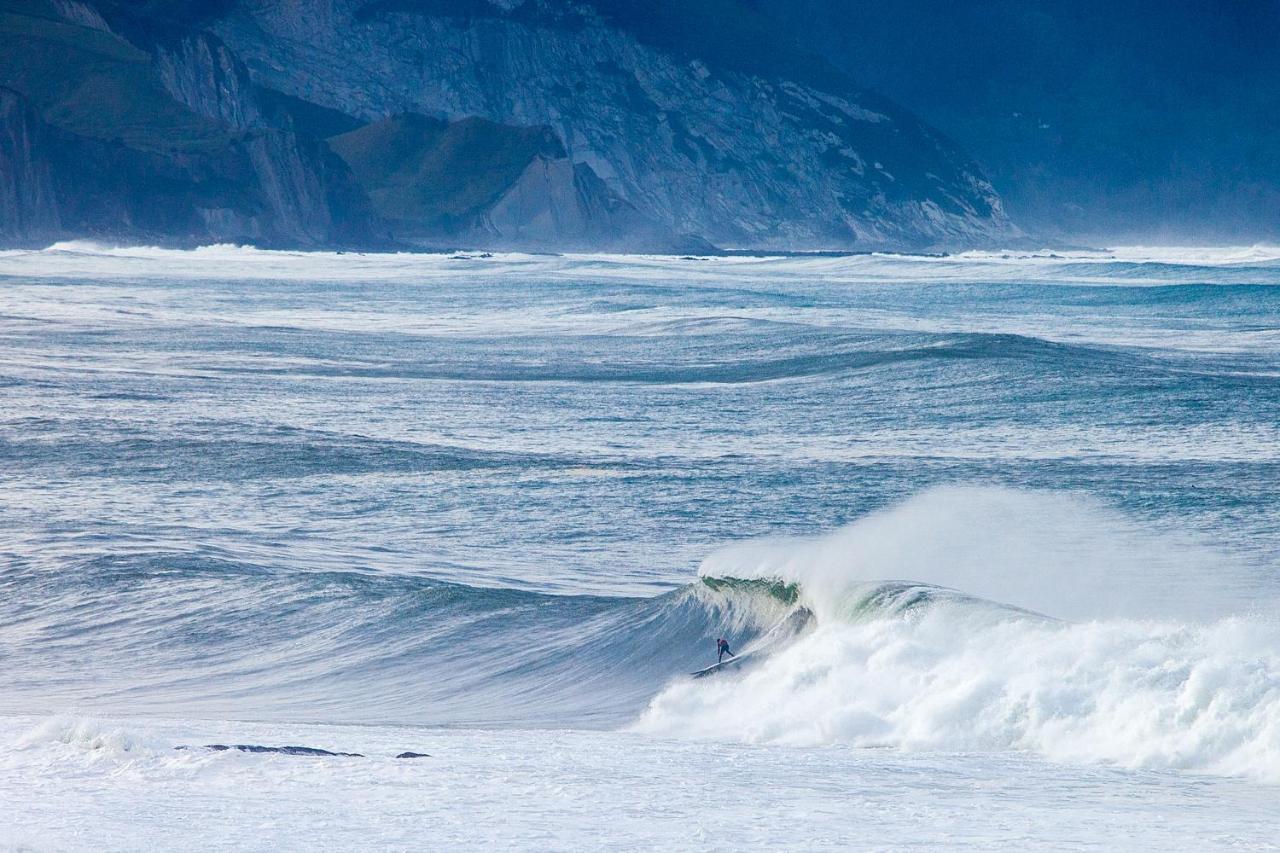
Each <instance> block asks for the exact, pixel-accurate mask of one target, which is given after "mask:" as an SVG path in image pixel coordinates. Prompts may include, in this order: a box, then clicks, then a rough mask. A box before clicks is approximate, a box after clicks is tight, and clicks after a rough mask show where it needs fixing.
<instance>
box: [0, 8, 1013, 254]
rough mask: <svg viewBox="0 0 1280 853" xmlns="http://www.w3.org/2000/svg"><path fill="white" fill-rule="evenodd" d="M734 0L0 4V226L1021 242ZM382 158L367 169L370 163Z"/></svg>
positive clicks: (163, 232) (849, 91)
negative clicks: (9, 178) (1, 177)
mask: <svg viewBox="0 0 1280 853" xmlns="http://www.w3.org/2000/svg"><path fill="white" fill-rule="evenodd" d="M754 6H755V4H754V3H752V2H750V0H699V2H688V1H687V0H645V2H641V0H492V2H491V0H372V2H370V0H308V2H306V3H296V2H286V0H217V2H194V1H193V0H139V2H123V0H84V2H82V0H0V87H6V88H7V89H8V90H9V92H10V94H8V95H7V96H6V98H7V99H5V98H0V165H4V166H5V167H6V173H8V171H9V170H10V169H11V170H12V173H13V174H14V175H15V176H20V180H18V179H15V180H14V181H13V182H8V183H6V184H5V186H3V187H0V217H3V219H2V220H0V239H2V240H5V241H9V242H15V241H20V240H38V239H43V238H45V237H47V236H74V237H81V236H97V237H105V238H109V239H115V240H121V241H139V240H143V241H148V242H165V243H201V242H211V241H247V242H252V243H256V244H259V245H272V246H298V247H323V246H387V245H404V244H406V243H408V244H413V245H426V246H464V245H465V246H475V247H488V248H521V249H540V250H547V249H552V250H554V249H574V250H590V249H602V250H635V251H694V250H705V249H708V248H709V247H710V246H709V244H710V243H715V244H718V245H721V246H724V247H728V248H753V249H816V248H821V249H833V248H834V249H920V248H935V247H955V246H970V245H990V244H994V243H1001V242H1008V241H1009V240H1010V239H1014V238H1016V237H1017V236H1018V235H1019V232H1018V231H1017V229H1016V228H1014V227H1013V226H1012V225H1011V224H1010V222H1009V220H1008V218H1007V217H1006V216H1005V214H1004V211H1003V209H1002V206H1001V203H1000V200H999V198H998V197H997V196H996V194H995V193H994V192H993V191H992V189H991V187H990V185H989V184H988V183H987V181H986V179H985V178H983V177H982V175H981V174H980V173H979V172H978V170H977V169H976V168H975V167H974V166H973V165H972V163H971V162H970V161H969V160H968V159H967V157H966V156H965V155H964V154H963V153H962V152H961V151H959V150H958V149H957V148H956V147H955V146H954V145H952V144H951V143H950V142H948V141H947V140H946V139H944V138H942V137H940V136H939V135H937V134H936V133H934V132H933V131H932V130H930V129H929V128H928V127H926V126H925V125H923V124H921V123H920V122H919V121H918V120H916V119H915V118H914V117H912V116H911V115H910V114H908V113H906V112H904V111H902V110H900V109H898V108H897V107H895V106H894V105H893V104H891V103H889V102H887V101H885V100H883V99H882V98H879V97H877V96H874V95H872V94H869V93H867V92H865V91H862V90H859V89H858V88H857V87H856V86H855V85H854V84H853V83H851V82H850V81H849V80H848V79H847V78H845V77H843V76H842V75H841V74H840V73H838V72H836V71H834V70H832V69H831V68H830V67H829V66H827V65H825V64H824V63H823V62H822V61H819V60H816V59H814V58H813V57H812V56H810V55H808V54H805V53H804V52H802V51H800V50H798V49H797V48H795V47H794V46H792V45H791V44H790V43H789V42H786V41H785V40H780V39H779V38H778V37H777V36H776V35H775V34H774V33H773V30H772V29H771V24H770V23H769V21H767V20H766V19H762V18H760V17H759V16H758V15H757V14H756V13H755V12H754V11H752V10H753V9H754ZM388 164H390V165H388Z"/></svg>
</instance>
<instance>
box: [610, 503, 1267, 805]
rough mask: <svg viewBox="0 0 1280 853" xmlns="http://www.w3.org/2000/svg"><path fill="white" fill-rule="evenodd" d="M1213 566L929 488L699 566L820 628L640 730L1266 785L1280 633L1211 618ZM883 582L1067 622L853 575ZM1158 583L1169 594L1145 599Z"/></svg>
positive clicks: (1182, 545)
mask: <svg viewBox="0 0 1280 853" xmlns="http://www.w3.org/2000/svg"><path fill="white" fill-rule="evenodd" d="M926 519H927V520H928V521H927V523H926V521H925V520H926ZM1222 564H1223V558H1221V557H1220V556H1219V555H1215V554H1214V553H1213V552H1212V551H1211V550H1210V549H1206V548H1204V547H1202V546H1197V545H1196V544H1195V543H1191V542H1188V541H1181V542H1168V541H1165V542H1162V541H1161V540H1160V539H1159V538H1157V537H1156V536H1155V535H1154V534H1152V533H1151V532H1149V531H1144V530H1142V529H1141V528H1140V527H1138V526H1136V525H1133V524H1131V523H1127V522H1125V521H1124V520H1122V519H1117V518H1115V517H1114V516H1112V515H1110V514H1108V513H1107V512H1106V511H1105V510H1104V508H1102V507H1100V506H1098V505H1096V504H1093V503H1091V502H1088V501H1084V500H1082V499H1077V498H1072V497H1064V496H1060V495H1034V494H1031V495H1029V494H1026V493H1020V492H1012V491H1008V490H994V489H940V490H935V491H933V492H929V493H925V494H923V495H921V496H918V497H917V498H915V499H913V500H911V501H908V502H907V503H905V504H903V505H900V506H898V507H895V508H893V509H891V510H888V511H886V512H883V513H879V514H876V515H873V516H870V517H867V518H865V519H863V520H862V521H860V522H858V523H855V524H854V525H852V526H851V527H849V528H847V529H845V530H843V531H839V532H837V533H836V534H833V535H831V536H827V537H821V538H817V539H812V540H789V541H782V542H779V541H774V542H768V543H754V544H747V545H743V546H738V547H736V548H733V549H728V550H727V551H725V552H722V553H720V554H717V555H715V556H714V557H712V558H711V559H709V560H708V561H707V562H706V564H704V567H703V570H704V571H706V572H713V573H714V572H719V571H725V570H727V569H729V570H734V571H736V572H737V573H739V574H743V575H751V574H761V575H767V576H772V577H777V578H780V579H784V580H786V581H787V582H790V583H797V584H798V589H799V591H800V592H799V596H798V599H799V602H800V603H801V604H802V605H803V606H805V607H808V608H810V609H811V610H813V612H814V613H815V614H817V624H816V627H815V628H814V630H812V631H810V632H808V633H807V634H805V635H804V636H802V637H799V638H797V639H796V640H795V642H793V643H791V644H789V645H787V646H786V647H785V648H780V649H778V650H777V651H776V653H774V654H771V655H769V656H768V657H767V658H765V659H763V660H761V661H760V662H759V664H758V665H757V666H754V667H751V668H747V669H743V670H741V671H737V672H734V673H732V674H726V676H725V677H724V678H719V679H715V680H706V681H699V682H696V683H689V682H679V683H675V684H672V685H670V686H668V687H667V688H666V689H665V690H664V691H663V692H662V693H661V694H660V695H658V696H657V697H656V698H655V699H654V700H653V701H652V702H651V704H650V705H649V707H648V708H647V709H646V711H645V712H644V713H643V715H642V716H641V718H640V719H639V721H638V722H637V723H636V724H635V727H636V728H637V729H638V730H641V731H645V732H649V733H654V734H662V735H671V736H692V737H710V738H727V739H734V740H743V741H747V742H753V743H779V744H788V745H817V744H830V743H842V744H848V745H852V746H857V747H894V748H901V749H911V750H917V749H918V750H944V751H989V750H1025V751H1032V752H1035V753H1038V754H1041V755H1043V756H1046V757H1048V758H1050V759H1053V760H1060V761H1072V762H1101V763H1109V764H1116V765H1121V766H1125V767H1138V768H1162V769H1181V770H1189V771H1195V772H1206V773H1218V774H1229V775H1245V776H1250V777H1253V778H1258V779H1263V780H1266V781H1272V782H1277V781H1280V625H1277V623H1276V621H1275V620H1274V619H1273V618H1268V617H1266V616H1263V615H1261V614H1254V615H1252V616H1238V615H1223V614H1222V613H1221V612H1219V615H1217V616H1209V615H1208V613H1210V612H1212V609H1213V607H1214V605H1213V603H1212V599H1213V598H1214V595H1213V589H1214V587H1215V585H1216V583H1215V578H1214V575H1213V573H1212V572H1209V571H1207V570H1208V569H1210V568H1212V567H1215V566H1221V565H1222ZM893 568H896V569H898V570H903V571H909V572H918V573H920V574H921V575H922V576H928V575H932V576H934V577H938V578H948V579H952V580H955V581H962V582H965V583H966V584H967V586H966V587H965V588H966V589H984V590H987V591H988V594H996V595H998V598H999V599H1001V600H1005V601H1016V602H1021V603H1024V604H1034V605H1039V606H1041V607H1054V606H1055V604H1056V605H1057V606H1056V607H1055V610H1056V612H1057V613H1062V612H1063V611H1067V612H1072V611H1074V613H1073V615H1074V616H1076V617H1077V618H1076V619H1075V620H1073V621H1062V620H1059V619H1056V618H1050V617H1048V616H1045V615H1041V613H1039V612H1036V611H1035V610H1032V609H1024V608H1018V607H1013V606H1007V605H1003V604H996V603H995V601H994V600H993V599H991V598H986V597H979V596H974V595H970V594H967V593H961V592H958V591H956V590H954V589H950V588H947V587H938V586H931V585H926V584H919V583H905V582H904V583H885V582H881V581H870V580H867V579H866V578H868V577H874V576H876V575H879V574H881V573H882V572H884V571H886V570H887V569H888V570H892V569H893ZM1162 585H1173V586H1175V587H1177V588H1178V589H1179V592H1178V593H1177V594H1175V595H1168V594H1166V595H1163V596H1162V595H1159V594H1158V593H1160V592H1162V590H1160V589H1159V587H1161V586H1162ZM1000 591H1003V593H1002V594H1001V593H1000ZM1068 592H1070V593H1071V594H1068ZM1163 592H1165V593H1168V592H1169V590H1163ZM1188 593H1190V594H1191V598H1190V599H1184V598H1182V596H1184V595H1187V594H1188ZM1186 600H1198V601H1199V602H1200V603H1201V605H1205V606H1206V607H1207V608H1208V609H1206V610H1205V611H1204V612H1203V613H1202V617H1203V618H1198V617H1192V616H1187V617H1182V618H1176V619H1175V618H1169V617H1168V616H1167V615H1166V616H1165V617H1163V618H1154V617H1142V616H1138V615H1136V614H1139V613H1142V612H1143V611H1144V610H1147V611H1149V610H1152V609H1156V610H1163V611H1164V612H1165V613H1166V614H1167V613H1168V612H1169V611H1168V609H1167V608H1168V606H1169V604H1170V602H1171V601H1186ZM1226 608H1227V605H1226V604H1225V603H1219V605H1218V609H1219V611H1221V610H1224V609H1226ZM1130 614H1134V615H1130Z"/></svg>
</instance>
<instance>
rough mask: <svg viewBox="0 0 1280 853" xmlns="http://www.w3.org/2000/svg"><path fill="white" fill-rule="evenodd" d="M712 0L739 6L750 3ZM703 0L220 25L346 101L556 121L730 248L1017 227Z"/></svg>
mask: <svg viewBox="0 0 1280 853" xmlns="http://www.w3.org/2000/svg"><path fill="white" fill-rule="evenodd" d="M711 5H713V6H719V7H723V11H724V14H725V16H726V18H725V20H726V21H732V20H734V16H736V15H748V14H749V7H748V6H746V5H739V4H734V3H724V2H722V3H719V4H711ZM698 6H699V4H697V3H684V4H682V3H673V2H670V0H668V2H665V3H664V2H656V3H652V4H635V3H623V2H612V3H603V2H602V3H597V4H595V5H591V4H582V3H574V2H569V0H524V2H518V0H508V2H505V3H502V4H497V3H490V2H486V0H432V2H425V0H424V1H423V2H413V0H399V2H386V0H384V1H383V2H372V3H371V2H367V0H315V2H309V3H306V4H296V3H284V2H279V0H241V1H240V2H236V3H235V4H233V6H232V7H231V9H230V10H229V11H228V12H227V13H226V14H225V15H224V16H222V17H220V18H218V19H217V20H215V21H213V22H212V23H211V26H212V27H213V29H214V30H215V31H216V32H217V33H218V34H219V35H220V36H221V37H222V39H223V40H224V41H225V42H226V43H227V44H228V45H230V46H231V47H232V49H233V50H235V51H236V53H237V55H238V56H240V57H241V58H242V59H243V60H244V61H245V62H246V64H247V65H248V67H249V69H250V71H251V73H252V74H253V76H254V78H255V79H256V80H258V81H260V82H262V83H264V84H266V85H268V86H271V87H273V88H276V89H279V90H281V91H284V92H287V93H290V94H292V95H295V96H298V97H300V98H304V99H306V100H309V101H313V102H315V103H318V104H322V105H324V106H326V107H330V108H333V109H335V110H338V111H341V112H343V113H347V114H350V115H354V116H360V117H363V118H365V119H369V120H372V119H376V118H380V117H382V116H385V115H388V114H399V113H424V114H428V115H435V116H441V117H444V118H461V117H464V116H481V117H484V118H486V119H488V120H490V121H494V122H499V123H509V124H521V125H547V126H549V127H551V128H553V129H554V130H555V132H556V134H557V135H558V136H559V137H560V139H561V140H563V143H564V146H565V149H566V152H567V156H568V157H569V158H570V159H571V160H572V161H573V162H574V163H576V164H580V165H584V166H587V167H589V168H590V169H591V170H592V171H593V172H594V173H595V175H597V176H598V177H599V178H600V179H601V180H603V181H604V182H605V183H606V184H607V185H608V187H609V188H610V189H611V191H612V192H613V193H614V194H615V195H616V196H617V197H618V198H619V199H620V200H622V201H624V202H626V203H627V204H630V205H631V206H633V207H634V208H635V209H636V210H637V211H638V213H639V214H641V215H643V216H645V217H647V218H649V219H651V220H653V221H655V222H659V223H662V224H663V225H664V226H666V227H668V228H669V229H671V230H672V231H675V232H680V233H693V234H699V235H701V236H703V237H705V238H707V239H709V240H711V241H712V242H715V243H718V244H721V245H725V246H730V247H752V248H778V249H804V248H885V247H896V248H908V247H915V248H919V247H924V246H935V245H956V244H974V243H990V242H999V241H1000V240H1006V239H1009V238H1010V237H1012V236H1014V235H1015V234H1016V229H1014V228H1013V227H1012V226H1011V225H1010V223H1009V221H1008V219H1007V217H1006V216H1005V214H1004V211H1003V209H1002V207H1001V204H1000V200H999V198H998V197H997V196H996V194H995V193H994V191H993V190H992V189H991V187H990V185H989V184H988V183H987V181H986V179H985V178H983V177H982V175H981V174H980V173H979V172H978V170H977V169H976V167H974V166H973V165H972V163H971V162H970V161H969V160H968V158H967V157H966V156H965V155H964V154H963V153H962V152H960V151H959V150H958V149H957V148H955V146H953V145H952V144H951V143H949V142H948V141H946V140H945V139H943V138H941V137H940V136H938V135H937V134H935V133H934V132H932V131H931V130H930V129H928V128H927V127H925V126H924V125H922V124H921V123H920V122H919V121H917V120H916V119H914V118H913V117H912V116H910V115H909V114H907V113H905V112H903V111H901V110H899V109H897V108H895V107H894V106H893V105H891V104H889V103H887V102H884V101H883V100H882V99H879V98H877V97H875V96H872V95H870V94H868V93H865V92H862V91H860V90H858V89H857V88H856V87H855V86H854V85H853V84H852V83H850V82H849V81H847V80H846V79H844V78H843V77H841V76H840V75H839V74H837V73H835V72H832V71H830V70H829V69H826V68H824V67H821V66H820V65H814V66H812V67H810V66H807V65H805V63H806V62H808V61H809V60H808V59H806V58H804V57H803V56H802V55H801V54H799V53H796V54H795V56H796V57H798V58H797V59H796V61H795V62H789V61H788V55H785V54H786V52H785V51H782V50H781V47H780V45H774V47H775V48H776V49H777V50H778V51H779V52H781V53H783V54H784V55H782V56H781V57H778V56H770V57H760V58H758V59H757V60H754V61H744V60H743V59H742V57H743V55H744V54H745V53H750V52H751V51H753V50H754V51H755V52H757V53H762V52H764V51H766V50H767V49H768V48H769V45H770V43H769V42H768V41H767V39H765V40H764V41H762V42H761V44H759V45H753V44H742V45H738V44H724V43H723V38H724V37H723V36H721V35H719V34H718V32H717V31H716V30H714V29H707V28H704V29H702V30H701V31H698V32H693V33H689V32H687V31H686V27H685V25H686V24H688V25H690V26H692V25H697V24H699V23H705V22H700V21H699V20H696V19H695V20H689V21H685V20H683V19H681V18H680V17H679V16H680V15H685V14H688V9H687V8H684V7H688V8H694V7H698ZM664 16H665V17H664ZM673 16H675V17H673ZM761 26H762V27H764V26H767V24H761ZM729 29H730V36H732V37H737V38H739V39H745V38H747V37H748V36H750V37H752V38H764V37H763V36H761V33H760V32H759V31H757V30H750V31H746V32H747V35H743V32H744V30H743V28H742V27H738V28H737V29H734V28H732V27H730V28H729ZM707 57H709V58H707ZM791 66H795V67H794V68H792V70H794V71H795V72H796V73H795V75H794V78H788V77H787V76H786V74H787V71H788V68H789V67H791ZM815 68H816V69H817V70H816V71H815Z"/></svg>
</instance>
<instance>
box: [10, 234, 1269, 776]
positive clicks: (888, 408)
mask: <svg viewBox="0 0 1280 853" xmlns="http://www.w3.org/2000/svg"><path fill="white" fill-rule="evenodd" d="M0 315H3V317H4V329H3V333H2V334H0V403H2V404H3V405H2V407H0V411H2V412H3V415H0V460H2V461H3V464H2V465H0V523H2V524H3V525H4V530H5V531H6V534H5V536H4V537H3V539H2V540H0V560H2V561H3V566H4V569H3V572H2V573H0V590H2V591H3V592H4V595H3V597H0V655H3V658H4V659H5V660H6V661H8V662H9V663H10V675H9V683H8V685H7V687H6V688H5V689H4V690H3V691H0V710H3V711H4V712H6V713H9V714H27V715H36V716H41V715H48V714H51V713H67V712H71V713H75V714H81V715H86V714H115V715H147V714H163V715H165V716H167V717H170V718H174V719H187V720H195V721H198V720H208V719H254V720H259V721H271V722H273V724H279V725H282V726H288V725H293V724H299V723H301V722H307V723H324V724H341V723H367V724H384V725H385V724H397V725H399V724H407V725H415V726H418V725H472V726H485V727H492V728H497V729H500V730H511V731H521V730H524V729H526V728H527V727H530V726H553V727H567V728H573V729H584V730H602V731H605V732H615V733H616V732H617V731H618V730H619V729H626V730H629V731H631V732H632V733H633V734H634V732H641V733H644V734H646V735H648V736H657V737H660V738H667V737H672V738H687V737H689V736H693V737H695V738H696V739H698V742H700V743H702V742H707V741H727V742H735V743H736V742H747V743H752V744H767V745H772V746H788V745H797V744H801V745H809V746H812V745H835V746H839V747H847V746H851V747H858V748H861V747H893V748H895V749H898V750H901V751H905V752H931V751H940V752H942V753H947V752H957V751H958V752H966V753H967V752H977V753H984V752H990V753H992V754H995V753H1005V752H1009V751H1013V752H1025V753H1028V754H1032V755H1036V756H1042V757H1046V758H1049V759H1052V760H1059V761H1066V762H1070V763H1073V764H1077V765H1081V766H1090V765H1096V764H1099V763H1102V764H1109V765H1117V766H1121V767H1126V768H1148V769H1155V770H1189V771H1194V772H1199V773H1215V774H1224V775H1230V776H1239V777H1241V778H1245V779H1251V780H1263V781H1267V782H1270V781H1275V780H1276V779H1277V778H1278V775H1277V774H1280V745H1278V744H1277V741H1276V738H1277V734H1276V733H1277V732H1280V638H1278V637H1277V634H1276V630H1277V628H1276V621H1275V620H1276V615H1277V610H1276V602H1277V601H1278V600H1280V597H1278V596H1277V592H1278V591H1280V588H1278V585H1277V579H1278V575H1277V568H1278V567H1280V506H1277V504H1276V502H1275V495H1274V489H1275V484H1276V482H1280V455H1278V451H1277V448H1280V428H1278V427H1277V424H1280V251H1276V250H1274V249H1269V248H1267V247H1253V248H1247V249H1227V250H1177V251H1174V250H1153V249H1128V250H1117V251H1115V252H1106V253H1102V252H1078V253H1073V254H1063V253H1050V252H1045V253H1022V254H1002V253H994V254H993V253H971V254H967V255H963V256H954V257H940V258H922V257H899V256H853V257H838V258H827V257H822V258H814V257H808V258H805V257H801V258H702V259H698V258H690V259H673V258H623V257H610V256H576V257H575V256H569V257H532V256H515V255H509V256H495V257H480V256H468V255H459V256H454V257H448V256H410V255H385V256H378V255H324V254H316V255H309V254H299V253H284V252H264V251H257V250H246V249H239V248H235V247H210V248H208V249H202V250H198V251H196V252H190V253H184V252H174V251H168V250H158V249H103V248H101V247H95V246H91V245H85V244H67V245H60V246H57V247H54V248H52V249H50V250H46V251H44V252H4V253H0ZM726 634H727V635H729V636H730V637H731V638H732V640H733V642H734V645H735V649H736V650H738V651H739V652H740V653H741V654H742V657H743V665H742V666H741V667H740V668H739V669H737V670H734V671H732V672H730V673H725V674H724V675H722V676H716V677H715V678H704V679H698V680H690V679H689V678H688V676H689V673H690V672H692V671H693V670H695V669H699V668H701V667H703V666H706V665H707V664H709V663H711V662H713V652H712V649H713V645H712V643H713V641H714V639H715V637H716V636H720V635H726ZM80 725H81V724H80V723H78V722H75V721H73V722H71V723H68V724H66V726H64V725H62V724H58V725H57V726H55V728H56V731H57V732H62V731H64V729H65V730H68V731H73V732H74V731H79V730H80V729H79V728H77V727H78V726H80ZM67 726H69V727H70V728H69V729H68V728H67ZM34 731H37V734H35V735H31V736H30V737H34V738H35V740H34V741H31V742H28V741H24V744H26V746H24V747H23V749H27V750H33V749H34V750H39V749H41V748H43V747H40V746H38V745H37V746H32V745H31V743H37V744H39V743H46V742H48V740H49V737H46V734H47V731H46V728H41V727H40V725H37V726H36V729H34ZM89 731H90V732H92V731H96V729H93V728H92V727H90V729H89ZM41 732H44V733H45V734H40V733H41ZM28 734H29V732H28ZM55 734H56V733H55ZM633 734H627V735H625V736H626V737H632V736H633ZM616 736H617V737H623V736H624V735H622V734H617V735H616ZM24 737H27V735H24ZM58 737H61V736H60V735H58V736H57V737H55V738H54V740H56V741H57V742H58V743H62V742H63V741H61V740H58ZM69 737H70V736H69ZM76 737H79V736H78V735H77V736H76ZM90 739H92V737H90ZM58 748H61V747H58Z"/></svg>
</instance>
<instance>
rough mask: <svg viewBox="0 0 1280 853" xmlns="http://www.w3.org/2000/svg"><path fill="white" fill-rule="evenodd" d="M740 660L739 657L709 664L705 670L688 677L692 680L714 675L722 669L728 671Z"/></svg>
mask: <svg viewBox="0 0 1280 853" xmlns="http://www.w3.org/2000/svg"><path fill="white" fill-rule="evenodd" d="M741 660H742V658H741V657H731V658H726V659H725V660H722V661H720V662H719V663H713V664H711V666H709V667H707V668H705V669H700V670H698V671H697V672H693V673H690V675H692V676H693V677H694V678H703V677H705V676H708V675H714V674H715V673H717V672H719V671H720V670H722V669H729V668H730V666H731V665H736V664H737V663H738V662H739V661H741Z"/></svg>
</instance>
